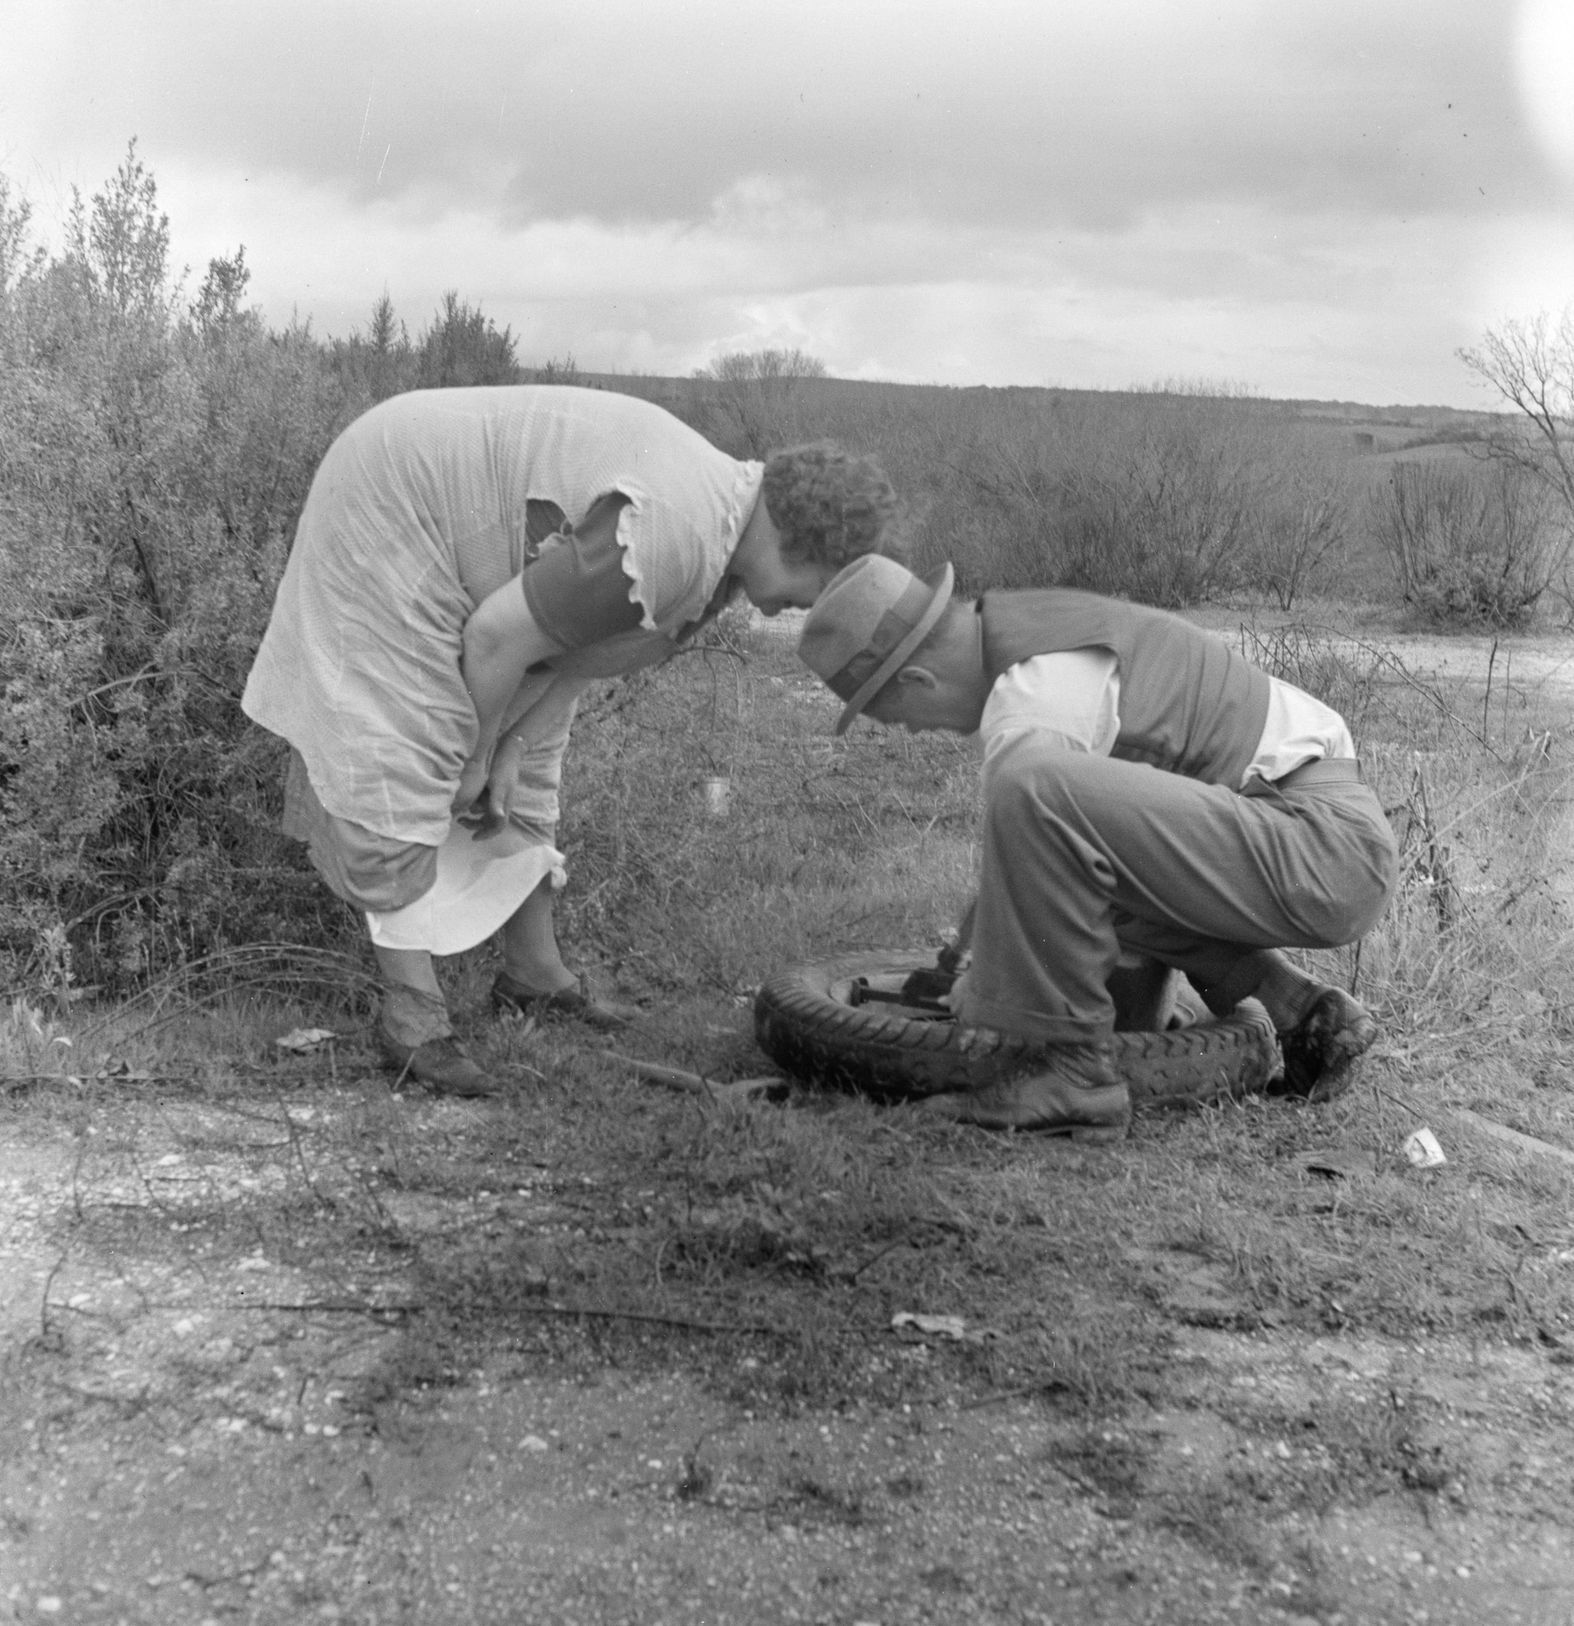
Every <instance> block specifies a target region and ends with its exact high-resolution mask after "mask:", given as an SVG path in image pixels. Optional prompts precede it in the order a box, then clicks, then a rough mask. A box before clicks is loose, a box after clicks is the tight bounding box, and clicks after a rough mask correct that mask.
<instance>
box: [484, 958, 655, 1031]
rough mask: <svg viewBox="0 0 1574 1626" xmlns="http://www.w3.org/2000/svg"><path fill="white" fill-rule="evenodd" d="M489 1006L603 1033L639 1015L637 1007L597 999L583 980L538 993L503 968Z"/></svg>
mask: <svg viewBox="0 0 1574 1626" xmlns="http://www.w3.org/2000/svg"><path fill="white" fill-rule="evenodd" d="M492 1008H493V1009H494V1010H498V1011H513V1012H516V1013H517V1014H519V1015H521V1016H533V1017H535V1018H536V1019H537V1020H538V1021H545V1020H547V1019H548V1018H551V1017H564V1018H567V1019H569V1020H571V1021H575V1022H584V1023H585V1024H586V1025H587V1026H589V1027H593V1028H600V1029H601V1030H602V1031H603V1032H605V1033H611V1032H614V1031H615V1030H616V1029H618V1028H621V1027H627V1026H628V1024H629V1023H630V1022H632V1021H633V1020H634V1018H635V1017H636V1016H638V1015H639V1014H640V1012H639V1009H638V1007H637V1006H633V1005H619V1004H617V1003H615V1002H614V1001H612V1000H609V999H599V998H598V997H597V996H596V995H595V994H593V993H591V992H590V990H589V988H588V987H587V986H586V983H585V979H584V978H583V977H580V978H579V980H578V981H577V982H574V983H572V984H570V986H569V987H567V988H559V989H557V990H556V992H554V993H550V994H538V993H537V992H536V991H535V989H533V988H527V987H526V986H525V985H524V984H523V983H522V982H515V981H514V979H513V978H512V977H511V976H509V974H508V973H507V972H506V971H499V972H498V974H497V979H496V981H494V982H493V984H492Z"/></svg>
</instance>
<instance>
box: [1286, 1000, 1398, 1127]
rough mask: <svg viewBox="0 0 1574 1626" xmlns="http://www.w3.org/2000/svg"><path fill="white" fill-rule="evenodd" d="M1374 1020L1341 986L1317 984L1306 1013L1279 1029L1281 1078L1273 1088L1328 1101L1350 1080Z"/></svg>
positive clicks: (1370, 1040)
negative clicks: (1286, 1026) (1281, 1053)
mask: <svg viewBox="0 0 1574 1626" xmlns="http://www.w3.org/2000/svg"><path fill="white" fill-rule="evenodd" d="M1376 1038H1377V1023H1376V1022H1375V1021H1374V1020H1373V1019H1372V1017H1371V1015H1370V1013H1369V1012H1368V1011H1367V1010H1366V1009H1365V1007H1364V1006H1362V1005H1360V1004H1358V1003H1357V1002H1356V1001H1355V1000H1354V999H1352V998H1351V997H1350V995H1349V994H1347V993H1345V992H1344V990H1343V989H1342V988H1323V989H1320V990H1319V991H1318V993H1317V996H1316V997H1315V998H1314V999H1313V1000H1312V1002H1311V1005H1310V1006H1309V1007H1308V1008H1307V1011H1306V1014H1305V1015H1304V1016H1302V1017H1301V1019H1300V1021H1299V1022H1297V1023H1296V1024H1295V1025H1294V1026H1293V1027H1291V1028H1289V1029H1287V1030H1285V1031H1284V1032H1282V1033H1280V1035H1279V1048H1280V1050H1282V1051H1283V1052H1284V1083H1283V1084H1282V1085H1281V1086H1280V1087H1279V1089H1278V1090H1277V1091H1276V1093H1278V1094H1283V1095H1299V1096H1304V1097H1305V1098H1306V1099H1307V1100H1308V1101H1332V1100H1333V1099H1334V1097H1335V1096H1339V1095H1343V1094H1344V1092H1345V1091H1346V1090H1347V1089H1349V1088H1350V1086H1351V1084H1352V1083H1354V1081H1355V1063H1356V1061H1357V1060H1358V1059H1359V1058H1360V1057H1361V1056H1364V1055H1365V1054H1366V1052H1367V1051H1368V1050H1370V1049H1371V1048H1372V1045H1373V1042H1374V1041H1375V1040H1376Z"/></svg>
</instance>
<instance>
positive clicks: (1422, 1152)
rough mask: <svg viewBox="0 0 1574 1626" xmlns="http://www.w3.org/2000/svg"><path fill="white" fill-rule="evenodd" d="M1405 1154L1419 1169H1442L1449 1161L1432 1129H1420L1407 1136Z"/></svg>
mask: <svg viewBox="0 0 1574 1626" xmlns="http://www.w3.org/2000/svg"><path fill="white" fill-rule="evenodd" d="M1405 1156H1406V1157H1407V1158H1409V1159H1410V1161H1411V1162H1412V1163H1413V1164H1415V1166H1416V1167H1417V1168H1418V1169H1440V1168H1441V1167H1442V1166H1443V1165H1444V1164H1445V1163H1446V1162H1447V1161H1448V1159H1447V1158H1446V1157H1445V1156H1444V1155H1443V1148H1442V1147H1441V1146H1439V1145H1438V1143H1437V1136H1436V1135H1434V1134H1433V1133H1432V1131H1431V1130H1430V1129H1418V1130H1416V1132H1415V1133H1414V1134H1413V1135H1410V1136H1407V1137H1406V1139H1405Z"/></svg>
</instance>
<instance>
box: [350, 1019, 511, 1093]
mask: <svg viewBox="0 0 1574 1626" xmlns="http://www.w3.org/2000/svg"><path fill="white" fill-rule="evenodd" d="M377 1048H378V1049H379V1050H380V1051H381V1052H382V1057H383V1066H384V1067H386V1068H387V1069H388V1070H389V1071H390V1072H396V1073H398V1074H399V1076H400V1078H401V1079H403V1078H413V1079H414V1080H415V1081H416V1082H417V1083H418V1084H424V1085H425V1086H426V1087H427V1089H429V1090H430V1091H431V1092H432V1093H433V1094H434V1095H455V1096H461V1097H464V1098H466V1099H470V1098H473V1097H478V1096H484V1095H497V1094H499V1093H500V1092H501V1090H502V1088H503V1086H502V1085H501V1084H499V1083H498V1081H497V1080H496V1079H495V1078H493V1077H492V1075H491V1074H490V1073H488V1072H485V1071H483V1070H482V1069H481V1068H480V1067H478V1066H477V1065H476V1064H475V1063H474V1062H473V1061H471V1059H470V1058H469V1057H468V1056H467V1055H466V1054H465V1053H464V1051H463V1050H462V1049H461V1048H460V1046H459V1041H458V1040H457V1039H455V1038H453V1037H451V1036H450V1037H448V1038H445V1039H428V1040H426V1041H425V1043H423V1044H418V1045H416V1046H415V1047H414V1048H413V1049H412V1048H411V1046H409V1045H405V1044H400V1043H399V1041H398V1040H397V1039H394V1038H391V1037H390V1036H389V1034H388V1033H387V1031H386V1030H385V1029H384V1028H383V1026H382V1024H381V1023H379V1024H378V1027H377Z"/></svg>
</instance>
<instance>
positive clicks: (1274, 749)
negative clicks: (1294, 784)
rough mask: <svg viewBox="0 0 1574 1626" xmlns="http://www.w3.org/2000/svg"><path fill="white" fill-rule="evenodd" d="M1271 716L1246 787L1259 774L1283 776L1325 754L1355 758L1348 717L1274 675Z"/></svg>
mask: <svg viewBox="0 0 1574 1626" xmlns="http://www.w3.org/2000/svg"><path fill="white" fill-rule="evenodd" d="M1269 683H1270V684H1271V685H1272V687H1271V688H1270V689H1269V691H1268V719H1267V721H1266V722H1265V723H1264V724H1263V731H1262V738H1261V739H1260V740H1258V742H1257V751H1256V754H1255V755H1254V756H1253V757H1252V760H1251V763H1250V765H1249V766H1248V767H1247V769H1246V772H1245V773H1244V774H1243V775H1242V776H1241V784H1242V785H1243V786H1244V785H1245V784H1246V782H1247V780H1249V779H1255V778H1257V777H1258V776H1259V775H1260V776H1261V777H1262V778H1264V779H1267V780H1274V779H1282V778H1283V777H1284V776H1285V775H1286V774H1287V773H1290V772H1291V771H1292V770H1294V769H1296V768H1299V767H1300V766H1301V765H1302V764H1303V763H1307V762H1317V761H1320V760H1321V759H1322V758H1324V757H1353V756H1354V755H1355V741H1354V740H1352V739H1351V738H1350V730H1349V729H1348V728H1347V727H1346V726H1345V720H1344V718H1343V717H1341V716H1340V715H1339V713H1338V712H1336V711H1335V710H1333V708H1332V707H1331V706H1325V705H1324V704H1323V703H1322V701H1321V700H1319V699H1317V697H1316V696H1315V695H1310V694H1308V693H1307V692H1306V691H1305V690H1304V689H1297V688H1296V687H1295V685H1294V684H1293V683H1282V682H1280V680H1279V679H1278V678H1270V679H1269Z"/></svg>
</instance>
